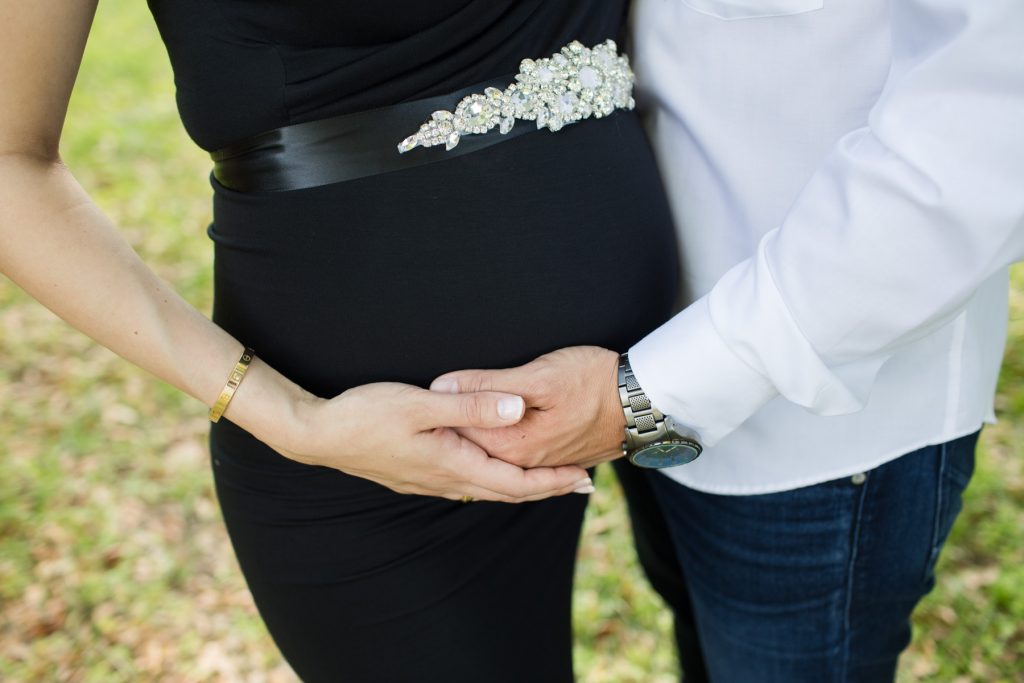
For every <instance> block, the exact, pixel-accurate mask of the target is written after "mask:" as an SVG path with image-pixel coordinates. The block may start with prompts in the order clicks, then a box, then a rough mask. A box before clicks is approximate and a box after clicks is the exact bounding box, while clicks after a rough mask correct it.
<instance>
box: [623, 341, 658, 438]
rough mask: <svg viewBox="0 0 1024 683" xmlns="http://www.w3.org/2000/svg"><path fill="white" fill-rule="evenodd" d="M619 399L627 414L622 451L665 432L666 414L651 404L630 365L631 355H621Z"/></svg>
mask: <svg viewBox="0 0 1024 683" xmlns="http://www.w3.org/2000/svg"><path fill="white" fill-rule="evenodd" d="M618 384H619V400H620V401H621V403H622V412H623V413H624V414H625V416H626V435H625V436H626V438H625V440H624V441H623V442H622V453H623V455H627V454H628V453H629V451H631V450H634V449H635V448H637V447H638V446H641V445H643V444H648V443H651V442H652V441H654V440H656V438H657V437H658V436H663V435H664V434H665V431H666V430H665V416H664V415H663V414H662V413H661V411H659V410H658V409H657V408H655V407H654V406H653V405H651V400H650V399H649V398H647V394H645V393H644V390H643V389H641V388H640V383H639V382H637V381H636V377H634V376H633V368H632V367H630V365H629V355H628V354H626V353H623V354H622V355H620V356H619V381H618Z"/></svg>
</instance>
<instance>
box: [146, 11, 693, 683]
mask: <svg viewBox="0 0 1024 683" xmlns="http://www.w3.org/2000/svg"><path fill="white" fill-rule="evenodd" d="M149 5H150V8H151V10H152V12H153V15H154V17H155V19H156V22H157V25H158V27H159V29H160V33H161V36H162V38H163V40H164V42H165V44H166V47H167V50H168V53H169V55H170V59H171V63H172V66H173V69H174V74H175V83H176V86H177V99H178V105H179V109H180V112H181V116H182V120H183V121H184V124H185V127H186V128H187V130H188V132H189V134H190V135H191V136H192V138H193V139H194V140H195V141H196V143H197V144H198V145H199V146H201V147H202V148H204V149H205V150H208V151H212V150H216V149H218V148H221V147H224V146H226V145H230V144H231V143H233V142H236V141H238V140H240V139H244V138H246V137H250V136H252V135H255V134H257V133H260V132H262V131H264V130H267V129H272V128H276V127H279V126H283V125H287V124H291V123H298V122H304V121H312V120H316V119H320V118H323V117H327V116H334V115H338V114H345V113H350V112H356V111H362V110H366V109H372V108H376V107H381V106H385V105H390V104H395V103H398V102H402V101H406V100H415V99H419V98H423V97H430V96H435V95H442V94H445V93H450V92H454V91H457V90H459V89H461V88H464V87H466V86H469V85H472V84H474V83H478V82H480V81H484V80H486V79H489V78H492V77H496V76H501V75H503V74H510V73H512V74H514V73H515V72H516V71H517V70H518V65H519V62H520V60H521V59H523V58H525V57H533V58H537V57H546V56H550V55H551V54H552V53H553V52H555V51H557V50H558V49H559V48H561V47H562V46H563V45H566V44H568V43H569V42H570V41H572V40H574V39H575V40H579V41H580V42H582V43H583V44H584V45H595V44H597V43H598V42H601V41H603V40H605V39H606V38H613V39H616V40H617V41H618V42H619V45H620V49H622V46H623V41H622V37H623V27H624V22H625V13H626V2H625V1H624V0H602V1H601V2H596V1H595V2H590V1H585V0H543V1H542V0H525V1H520V2H516V1H510V0H433V1H432V2H411V1H398V0H377V1H376V2H355V1H346V0H332V1H328V0H149ZM455 104H456V102H455V101H453V102H452V103H451V105H452V106H451V107H450V108H451V109H454V105H455ZM420 123H421V121H409V131H408V132H409V133H412V132H415V130H416V129H417V128H418V126H419V124H420ZM519 125H533V124H532V122H529V121H527V122H522V121H520V122H519ZM398 142H399V140H395V144H397V143H398ZM395 151H396V150H395V148H394V147H393V146H392V147H390V148H388V149H383V150H381V153H382V154H391V153H395ZM416 151H417V150H414V151H413V152H412V153H416ZM211 182H212V184H213V190H214V192H213V209H214V211H213V223H212V224H211V225H210V227H209V230H208V233H209V236H210V237H211V238H212V240H213V245H214V250H215V253H214V255H215V278H214V280H215V297H214V299H215V304H214V311H213V317H214V320H215V321H216V322H217V323H218V324H219V325H221V326H222V327H223V328H224V329H226V330H227V331H228V332H230V333H231V334H232V335H234V336H235V337H236V338H237V339H238V340H239V341H241V342H243V343H245V344H247V345H250V346H252V347H254V348H255V349H256V351H257V354H258V355H259V356H260V357H261V358H262V359H263V360H265V361H266V362H267V363H269V364H270V365H272V366H274V367H275V368H277V369H278V370H280V371H281V372H282V373H283V374H285V375H286V376H288V377H290V378H291V379H293V380H294V381H296V382H297V383H299V384H300V385H302V386H303V387H305V388H306V389H308V390H309V391H311V392H313V393H315V394H317V395H319V396H322V397H331V396H334V395H336V394H338V393H340V392H342V391H344V390H346V389H348V388H350V387H353V386H357V385H360V384H364V383H367V382H376V381H398V382H407V383H411V384H415V385H419V386H427V385H429V383H430V381H431V380H432V379H433V378H434V377H436V376H437V375H439V374H441V373H444V372H447V371H450V370H455V369H459V368H473V367H476V368H489V367H507V366H513V365H517V364H520V363H524V362H526V361H529V360H531V359H533V358H534V357H536V356H538V355H540V354H542V353H545V352H548V351H551V350H554V349H557V348H560V347H564V346H572V345H578V344H596V345H601V346H604V347H608V348H611V349H614V350H618V351H622V350H625V349H627V348H628V347H629V345H630V344H631V343H633V342H634V341H635V340H637V339H639V338H640V337H641V336H643V335H644V334H645V333H647V332H648V331H650V330H651V329H653V328H654V327H656V326H657V325H658V324H660V323H661V322H663V321H664V320H665V319H666V318H667V317H668V316H669V314H670V312H671V308H672V304H673V300H672V299H673V293H674V292H675V291H676V280H677V277H678V273H677V263H676V253H677V251H676V247H675V242H674V239H675V238H674V233H673V229H672V225H671V220H670V216H669V212H668V208H667V204H666V201H665V198H664V196H663V194H662V188H661V184H660V180H659V178H658V175H657V173H656V170H655V166H654V161H653V158H652V155H651V152H650V149H649V147H648V144H647V142H646V140H645V138H644V136H643V133H642V130H641V127H640V124H639V120H638V117H637V115H636V114H635V113H634V112H630V111H624V110H621V111H617V112H615V113H614V114H613V115H611V116H608V117H606V118H603V119H586V120H583V121H580V122H578V123H576V124H573V125H570V126H567V127H566V128H564V129H563V130H561V131H559V132H557V133H553V132H550V131H547V130H541V131H536V132H531V133H529V134H526V135H522V136H519V137H516V138H514V139H509V140H507V141H503V142H501V143H499V144H496V145H493V146H490V147H488V148H486V149H482V150H478V151H474V152H471V153H468V154H463V155H461V156H457V157H454V158H452V159H450V160H445V161H440V162H437V163H432V164H427V165H422V166H417V167H414V168H409V169H403V170H399V171H392V172H387V173H381V174H377V175H373V176H369V177H364V178H358V179H355V180H348V181H345V182H337V183H331V184H327V185H322V186H319V187H313V188H307V189H298V190H288V191H261V192H239V191H233V190H230V189H227V188H226V187H224V186H222V185H220V184H219V183H218V182H217V181H216V180H215V179H212V178H211ZM365 418H366V422H367V424H368V425H377V426H381V425H383V426H384V428H386V424H387V415H384V414H380V413H378V412H376V411H375V410H374V407H373V406H367V407H366V416H365ZM210 447H211V453H212V458H213V460H212V462H213V472H214V478H215V482H216V490H217V495H218V498H219V501H220V505H221V508H222V511H223V515H224V519H225V522H226V525H227V529H228V532H229V534H230V538H231V541H232V544H233V546H234V550H235V552H236V554H237V557H238V560H239V563H240V565H241V568H242V571H243V573H244V575H245V578H246V580H247V582H248V585H249V588H250V589H251V591H252V594H253V596H254V597H255V600H256V604H257V606H258V608H259V611H260V614H261V616H262V618H263V619H264V621H265V622H266V624H267V627H268V628H269V630H270V633H271V634H272V636H273V638H274V640H275V642H276V643H277V644H278V646H279V647H280V649H281V651H282V653H283V654H284V656H285V658H286V659H287V660H288V662H289V663H290V664H291V665H292V666H293V667H294V669H295V671H296V672H297V673H298V674H299V675H300V676H301V677H302V678H303V680H306V681H326V682H331V683H337V682H354V683H362V682H364V681H382V682H387V683H403V682H406V681H410V682H411V681H416V682H423V681H426V682H428V683H430V682H433V681H438V682H440V681H445V682H462V681H467V682H468V681H474V682H476V681H485V682H488V683H500V682H502V681H510V682H511V681H515V682H516V683H524V682H532V683H544V682H547V681H557V682H559V683H565V682H567V681H571V680H572V663H571V632H570V590H571V583H572V574H573V561H574V557H575V552H576V545H577V539H578V535H579V531H580V526H581V521H582V516H583V510H584V507H585V505H586V502H587V501H586V496H581V495H568V496H563V497H560V498H555V499H549V500H546V501H542V502H537V503H528V504H521V505H509V504H499V503H484V502H477V503H472V504H468V505H465V504H460V503H455V502H451V501H447V500H444V499H440V498H432V497H422V496H408V495H399V494H396V493H393V492H392V491H390V490H388V489H386V488H384V487H382V486H379V485H377V484H374V483H372V482H369V481H367V480H364V479H360V478H357V477H353V476H349V475H346V474H344V473H342V472H339V471H336V470H332V469H328V468H323V467H312V466H307V465H303V464H299V463H296V462H293V461H291V460H288V459H286V458H284V457H283V456H281V455H279V454H277V453H276V452H274V451H273V450H271V449H270V448H268V447H266V446H265V445H263V444H262V443H260V442H259V441H258V440H256V439H255V438H253V437H252V436H251V435H250V434H248V433H247V432H245V431H243V430H242V429H240V428H238V427H237V426H235V425H233V424H231V423H230V422H229V421H227V420H222V421H220V422H219V423H217V424H215V425H212V427H211V433H210Z"/></svg>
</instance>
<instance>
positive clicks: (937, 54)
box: [629, 0, 1024, 494]
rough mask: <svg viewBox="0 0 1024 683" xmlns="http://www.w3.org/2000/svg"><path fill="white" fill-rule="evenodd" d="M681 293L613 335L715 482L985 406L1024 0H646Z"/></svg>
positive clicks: (652, 95)
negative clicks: (698, 443) (694, 440)
mask: <svg viewBox="0 0 1024 683" xmlns="http://www.w3.org/2000/svg"><path fill="white" fill-rule="evenodd" d="M632 31H633V39H632V43H633V44H632V46H631V53H632V59H633V67H634V70H635V71H636V74H637V81H638V83H637V95H638V98H637V99H638V101H639V102H640V106H641V107H645V108H646V109H647V118H646V120H647V123H648V130H649V133H650V134H651V138H652V144H653V146H654V149H655V153H656V156H657V158H658V162H659V165H660V167H661V170H662V173H663V176H664V181H665V185H666V189H667V190H668V193H669V197H670V201H671V205H672V209H673V212H674V215H675V219H676V222H677V226H678V231H679V236H680V253H681V256H682V259H683V268H684V279H685V282H684V283H683V298H682V300H681V303H688V302H692V303H689V305H688V306H686V307H685V308H684V309H683V310H682V311H681V312H680V313H678V314H677V315H676V316H675V317H674V318H672V319H671V320H670V321H669V322H667V323H666V324H665V325H663V326H662V327H660V328H658V329H657V330H655V331H654V332H653V333H652V334H650V335H649V336H647V337H646V338H644V339H643V340H641V341H640V342H639V343H637V344H636V345H635V346H634V347H633V348H631V349H630V350H629V355H630V360H631V362H632V366H633V369H634V371H635V374H636V378H637V380H638V381H639V382H640V385H641V386H642V387H643V388H644V390H645V391H646V392H647V394H648V395H649V396H650V398H651V400H652V401H653V403H654V405H655V406H657V407H658V408H659V409H661V410H662V411H663V412H665V413H667V414H670V415H672V416H674V417H675V418H676V419H677V420H678V421H680V422H682V423H684V424H687V425H690V426H692V427H693V428H694V429H695V430H696V431H697V432H698V433H699V434H700V436H701V437H702V438H703V441H704V443H705V445H706V446H707V448H706V450H705V452H704V454H703V455H702V456H701V457H700V458H699V459H698V460H696V461H695V462H693V463H690V464H688V465H684V466H681V467H676V468H672V469H668V470H665V473H666V474H668V476H671V477H672V478H674V479H676V480H677V481H679V482H681V483H683V484H685V485H687V486H691V487H693V488H696V489H700V490H703V491H709V492H715V493H727V494H748V493H765V492H771V491H779V490H786V489H792V488H796V487H799V486H803V485H807V484H813V483H818V482H822V481H826V480H829V479H833V478H837V477H841V476H846V475H851V474H854V473H857V472H862V471H866V470H869V469H871V468H873V467H875V466H877V465H880V464H882V463H884V462H886V461H888V460H891V459H893V458H895V457H898V456H899V455H902V454H904V453H907V452H909V451H912V450H915V449H917V448H920V447H922V446H925V445H927V444H932V443H940V442H942V441H946V440H949V439H952V438H955V437H957V436H962V435H964V434H967V433H970V432H972V431H974V430H976V429H978V428H979V427H980V426H981V424H982V423H983V422H994V421H995V416H994V412H993V396H994V393H995V386H996V380H997V378H998V374H999V367H1000V363H1001V359H1002V353H1003V348H1004V343H1005V337H1006V322H1007V293H1008V277H1007V266H1008V265H1009V264H1010V263H1011V262H1013V261H1016V260H1019V259H1021V258H1024V0H638V2H637V3H636V5H635V9H634V15H633V18H632Z"/></svg>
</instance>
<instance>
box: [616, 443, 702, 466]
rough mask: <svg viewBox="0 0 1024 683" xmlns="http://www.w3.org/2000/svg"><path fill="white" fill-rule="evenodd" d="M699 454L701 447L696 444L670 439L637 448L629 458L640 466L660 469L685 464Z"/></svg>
mask: <svg viewBox="0 0 1024 683" xmlns="http://www.w3.org/2000/svg"><path fill="white" fill-rule="evenodd" d="M698 455H700V449H699V448H698V447H696V446H695V445H694V444H691V443H687V442H685V441H670V442H667V443H658V444H652V445H650V446H645V447H643V448H640V449H637V450H636V451H635V452H634V453H633V454H632V455H631V456H629V460H630V462H632V463H633V464H634V465H637V466H638V467H651V468H656V469H660V468H662V467H676V466H677V465H685V464H686V463H688V462H693V461H694V460H696V459H697V456H698Z"/></svg>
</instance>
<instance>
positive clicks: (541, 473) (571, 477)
mask: <svg viewBox="0 0 1024 683" xmlns="http://www.w3.org/2000/svg"><path fill="white" fill-rule="evenodd" d="M463 477H465V479H467V480H468V481H471V482H473V483H474V484H476V485H478V486H481V487H483V488H486V489H489V490H491V491H494V492H495V493H498V494H501V495H504V496H508V497H510V498H516V499H539V498H547V497H549V496H553V495H558V494H560V493H563V492H568V491H574V490H576V489H578V488H584V489H585V488H586V487H588V486H592V483H591V481H590V475H588V474H587V471H586V470H585V469H583V468H582V467H577V466H576V465H563V466H561V467H535V468H532V469H528V470H524V469H523V468H521V467H517V466H516V465H513V464H511V463H507V462H505V461H504V460H498V459H497V458H491V457H486V458H482V459H474V460H473V461H472V462H471V463H469V464H468V465H467V466H466V467H465V468H464V469H463Z"/></svg>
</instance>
